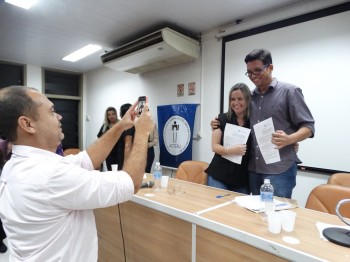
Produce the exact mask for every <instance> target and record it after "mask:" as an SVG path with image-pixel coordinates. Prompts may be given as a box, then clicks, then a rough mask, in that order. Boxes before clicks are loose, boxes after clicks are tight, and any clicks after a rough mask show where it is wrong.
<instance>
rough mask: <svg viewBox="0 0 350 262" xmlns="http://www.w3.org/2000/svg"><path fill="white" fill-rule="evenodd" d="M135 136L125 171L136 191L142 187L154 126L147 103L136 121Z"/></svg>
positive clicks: (124, 167)
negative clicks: (150, 135)
mask: <svg viewBox="0 0 350 262" xmlns="http://www.w3.org/2000/svg"><path fill="white" fill-rule="evenodd" d="M134 123H135V124H134V126H135V136H134V142H133V146H132V150H131V153H130V156H129V157H128V159H127V160H126V162H125V164H124V166H123V171H125V172H127V173H128V174H129V176H130V177H131V179H132V180H133V182H134V191H135V193H136V192H137V191H138V190H139V189H140V186H141V183H142V179H143V175H144V173H145V167H146V161H147V147H148V136H149V134H150V131H151V130H152V128H153V121H152V118H151V114H150V112H149V110H148V104H145V106H144V110H143V111H142V114H141V116H140V117H137V119H136V120H135V122H134Z"/></svg>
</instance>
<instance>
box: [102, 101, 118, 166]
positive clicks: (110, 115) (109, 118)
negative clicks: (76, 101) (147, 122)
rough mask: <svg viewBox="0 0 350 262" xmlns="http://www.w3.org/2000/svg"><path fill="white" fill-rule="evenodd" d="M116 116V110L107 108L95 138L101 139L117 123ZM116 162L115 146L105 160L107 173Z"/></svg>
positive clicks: (116, 150) (116, 147) (116, 151)
mask: <svg viewBox="0 0 350 262" xmlns="http://www.w3.org/2000/svg"><path fill="white" fill-rule="evenodd" d="M118 121H119V119H118V115H117V110H116V109H115V108H114V107H111V106H110V107H108V108H107V109H106V112H105V119H104V123H103V125H102V126H101V128H100V131H99V132H98V134H97V137H101V136H102V135H103V134H104V133H106V131H107V130H108V129H110V128H111V127H112V126H113V125H115V124H116V123H118ZM117 160H118V146H117V145H115V146H114V147H113V149H112V151H111V153H110V154H109V155H108V156H107V158H106V166H107V169H108V170H109V171H111V170H112V166H111V165H112V164H117Z"/></svg>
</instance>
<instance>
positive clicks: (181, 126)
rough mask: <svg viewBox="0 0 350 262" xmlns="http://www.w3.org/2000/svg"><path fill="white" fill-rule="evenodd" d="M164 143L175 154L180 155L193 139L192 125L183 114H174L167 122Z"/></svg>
mask: <svg viewBox="0 0 350 262" xmlns="http://www.w3.org/2000/svg"><path fill="white" fill-rule="evenodd" d="M163 139H164V145H165V147H166V149H167V151H168V152H169V153H170V154H171V155H173V156H177V155H180V154H181V153H182V152H184V151H185V150H186V148H187V147H188V145H189V144H190V140H191V129H190V125H189V124H188V122H187V121H186V119H184V118H183V117H181V116H173V117H171V118H169V119H168V121H167V122H166V123H165V126H164V130H163Z"/></svg>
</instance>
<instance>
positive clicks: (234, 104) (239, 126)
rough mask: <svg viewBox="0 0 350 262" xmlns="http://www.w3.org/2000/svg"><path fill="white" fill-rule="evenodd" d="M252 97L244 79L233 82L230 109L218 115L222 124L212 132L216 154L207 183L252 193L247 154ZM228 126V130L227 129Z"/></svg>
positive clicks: (212, 142) (209, 170)
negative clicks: (243, 81)
mask: <svg viewBox="0 0 350 262" xmlns="http://www.w3.org/2000/svg"><path fill="white" fill-rule="evenodd" d="M250 97H251V92H250V90H249V88H248V86H247V85H246V84H243V83H238V84H236V85H234V86H233V87H232V88H231V90H230V92H229V96H228V99H229V102H228V111H227V112H226V113H223V114H220V115H219V116H218V120H219V121H220V126H219V128H217V129H215V130H214V131H213V133H212V138H211V147H212V150H213V152H214V153H215V155H214V157H213V159H212V161H211V163H210V164H209V167H208V168H207V170H206V171H205V172H206V173H207V174H208V186H212V187H217V188H221V189H226V190H231V191H235V192H239V193H243V194H249V193H250V190H249V177H248V159H249V156H248V154H247V152H249V147H250V146H249V145H250V139H249V133H250V130H249V111H250V100H251V98H250ZM226 124H228V125H226ZM230 125H234V126H230ZM226 128H227V130H228V132H226V133H225V129H226ZM241 134H243V135H241ZM224 135H225V136H226V138H225V142H226V143H225V144H224ZM245 140H247V141H246V142H245ZM228 141H229V142H228ZM237 142H238V143H237ZM228 144H231V145H228ZM233 161H234V162H233Z"/></svg>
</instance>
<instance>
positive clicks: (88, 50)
mask: <svg viewBox="0 0 350 262" xmlns="http://www.w3.org/2000/svg"><path fill="white" fill-rule="evenodd" d="M101 49H102V47H101V46H99V45H92V44H89V45H87V46H84V47H83V48H80V49H78V50H77V51H75V52H73V53H71V54H69V55H67V56H65V57H63V58H62V60H65V61H70V62H76V61H78V60H80V59H82V58H84V57H86V56H88V55H91V54H93V53H95V52H97V51H98V50H101Z"/></svg>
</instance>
